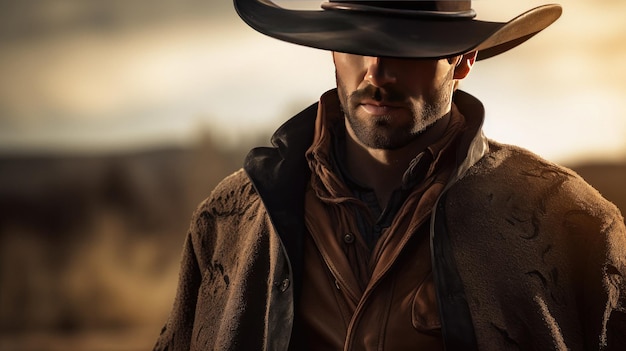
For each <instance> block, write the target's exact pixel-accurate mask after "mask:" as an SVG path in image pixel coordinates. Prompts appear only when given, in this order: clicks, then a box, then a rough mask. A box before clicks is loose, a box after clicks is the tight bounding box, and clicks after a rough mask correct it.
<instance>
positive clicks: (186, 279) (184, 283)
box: [154, 234, 202, 351]
mask: <svg viewBox="0 0 626 351" xmlns="http://www.w3.org/2000/svg"><path fill="white" fill-rule="evenodd" d="M201 281H202V277H201V274H200V269H199V268H198V261H197V259H196V255H195V253H194V248H193V241H192V237H191V234H188V235H187V238H186V240H185V244H184V249H183V254H182V261H181V268H180V275H179V281H178V289H177V292H176V298H175V300H174V306H173V308H172V311H171V312H170V316H169V318H168V320H167V322H166V324H165V326H163V329H161V334H160V335H159V338H158V340H157V342H156V345H155V346H154V350H155V351H161V350H163V351H165V350H169V351H171V350H189V348H190V342H191V335H192V330H193V325H194V318H195V311H196V301H197V298H198V289H199V287H200V283H201Z"/></svg>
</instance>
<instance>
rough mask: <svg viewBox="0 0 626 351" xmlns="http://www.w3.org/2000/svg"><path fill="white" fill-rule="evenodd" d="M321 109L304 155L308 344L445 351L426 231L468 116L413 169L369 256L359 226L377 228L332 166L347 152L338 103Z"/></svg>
mask: <svg viewBox="0 0 626 351" xmlns="http://www.w3.org/2000/svg"><path fill="white" fill-rule="evenodd" d="M320 106H321V108H320V109H319V110H318V115H317V122H316V132H315V137H314V140H313V144H312V146H311V148H310V149H309V151H308V152H307V159H308V160H309V167H310V168H311V169H312V170H313V172H312V176H311V177H312V181H311V184H312V185H311V187H309V188H308V189H307V193H306V196H305V221H306V225H307V228H308V229H309V233H310V234H311V237H310V239H309V238H307V239H309V240H305V256H304V262H305V263H304V276H303V284H304V286H303V295H302V298H301V299H300V301H297V304H298V306H299V309H300V311H301V312H302V321H303V329H304V330H305V332H304V337H305V341H304V342H303V344H306V345H307V346H308V347H309V349H311V350H318V349H344V344H345V345H350V346H346V348H345V349H352V348H354V349H358V350H378V349H385V350H399V349H405V348H406V347H409V346H411V347H419V348H420V349H424V350H432V349H442V347H443V345H442V343H441V334H440V331H439V327H440V323H439V316H438V313H437V306H436V304H437V303H436V299H435V298H434V296H433V295H434V288H433V281H432V276H431V271H430V270H431V268H430V267H431V264H430V250H429V242H428V240H427V238H428V232H429V230H428V225H427V223H428V218H429V216H430V212H431V208H432V207H433V206H434V204H435V201H436V199H437V198H438V196H439V195H440V193H441V191H442V190H443V188H444V186H445V185H446V184H447V182H448V178H449V176H450V174H451V173H452V170H453V168H454V165H455V148H454V145H455V144H454V141H455V138H456V136H457V135H458V134H459V133H460V132H461V130H462V129H463V126H464V120H465V119H464V117H463V115H461V114H460V113H459V112H458V109H457V108H456V107H455V108H454V109H453V113H452V114H451V116H450V118H449V119H448V120H447V130H446V132H445V133H444V135H443V136H442V137H441V138H440V139H439V140H437V141H436V142H435V143H433V144H432V145H430V146H429V147H428V148H426V150H425V151H424V152H422V153H420V154H419V155H418V157H416V158H415V159H414V160H413V162H411V163H410V165H407V171H406V173H405V176H404V181H403V183H402V185H401V188H404V189H398V190H397V191H396V193H398V194H399V193H400V191H401V190H405V191H406V192H407V196H408V198H407V196H405V197H404V198H406V201H404V198H403V199H401V200H399V201H402V202H403V203H400V204H398V206H399V207H398V208H397V209H396V210H395V211H393V212H388V209H385V213H387V214H388V215H389V216H390V217H391V219H392V220H390V227H389V228H386V230H384V231H383V235H382V237H381V238H380V241H379V242H378V243H377V244H376V245H375V246H374V248H373V249H371V248H370V247H369V245H367V243H366V242H365V240H364V238H363V236H362V235H361V234H362V233H361V232H360V231H361V228H360V226H359V225H358V224H357V222H358V221H357V217H359V216H361V217H363V218H366V219H370V221H369V223H367V225H369V226H370V227H373V226H374V219H373V218H374V216H372V215H371V214H370V213H369V208H368V206H367V204H365V203H362V202H361V200H360V199H358V198H356V197H354V196H353V195H352V194H353V193H354V190H353V189H351V188H350V187H349V186H348V185H347V184H349V183H346V182H343V181H342V179H343V178H347V176H346V175H343V176H342V175H341V174H340V173H341V172H339V170H338V169H337V168H336V167H333V166H336V163H335V162H332V161H333V159H332V156H333V150H331V148H332V147H341V146H342V145H341V143H336V142H333V141H332V140H331V138H336V137H337V134H340V132H341V129H342V128H344V124H343V117H342V116H341V115H339V114H338V113H337V112H336V111H339V105H338V101H336V95H329V94H326V95H324V96H323V97H322V99H321V101H320ZM338 129H339V130H338ZM424 155H426V157H424ZM422 161H425V162H422ZM361 191H365V190H363V189H362V190H361ZM370 192H371V190H370ZM339 199H340V200H339ZM393 205H394V204H391V205H390V206H393ZM388 206H389V205H388ZM363 211H364V212H365V213H363ZM414 237H415V238H414ZM409 242H411V244H409ZM316 250H318V252H315V251H316ZM374 272H377V273H378V274H377V275H376V276H374V277H372V274H373V273H374ZM372 278H374V279H372ZM367 320H372V321H373V323H366V322H365V321H367ZM347 337H349V339H347V340H346V338H347Z"/></svg>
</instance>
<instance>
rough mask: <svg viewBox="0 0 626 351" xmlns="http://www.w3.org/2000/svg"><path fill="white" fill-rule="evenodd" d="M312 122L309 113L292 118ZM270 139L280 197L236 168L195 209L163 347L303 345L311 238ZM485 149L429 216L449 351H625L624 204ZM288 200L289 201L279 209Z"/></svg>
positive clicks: (533, 161) (525, 155)
mask: <svg viewBox="0 0 626 351" xmlns="http://www.w3.org/2000/svg"><path fill="white" fill-rule="evenodd" d="M465 99H467V97H465ZM459 108H460V110H461V111H462V113H464V114H465V115H466V116H468V115H472V113H468V111H466V110H464V107H463V106H461V105H459ZM311 115H313V117H311ZM314 115H315V107H314V106H312V107H311V108H309V109H307V110H305V111H304V112H303V113H302V114H301V115H299V116H296V117H295V119H296V120H298V121H297V122H302V121H303V120H304V119H306V120H309V119H311V118H312V119H314ZM300 124H301V123H297V124H296V125H300ZM305 124H306V123H305ZM306 125H307V126H309V127H311V128H312V124H311V123H308V124H306ZM307 128H308V127H307ZM301 129H306V128H305V127H301ZM300 131H301V130H296V132H295V133H296V135H297V134H298V132H300ZM475 133H477V134H476V135H477V136H478V137H480V135H481V134H480V131H479V130H478V131H475ZM296 140H297V139H296ZM274 142H275V144H276V145H278V146H277V149H278V150H279V151H280V160H281V161H279V162H277V163H271V162H270V160H271V159H272V157H273V156H272V157H270V154H269V153H268V152H269V151H268V150H265V151H264V152H263V153H261V155H262V156H263V157H261V158H260V159H261V161H262V162H264V163H263V167H261V168H260V169H264V170H267V172H266V173H265V174H262V177H266V178H269V179H274V178H275V179H277V180H276V181H274V182H273V183H268V184H274V185H275V188H271V189H270V190H271V191H267V189H265V188H264V187H263V186H261V185H259V183H257V182H255V183H254V185H253V183H252V182H251V180H250V177H253V178H254V177H256V176H258V175H254V173H253V172H251V171H250V170H248V173H247V174H246V172H244V171H243V170H240V171H238V172H236V173H234V174H233V175H231V176H229V177H228V178H226V179H225V180H224V181H222V182H221V183H220V184H219V185H218V186H217V187H216V189H215V190H214V191H213V193H212V194H211V196H210V197H209V198H208V199H207V200H206V201H205V202H203V203H202V204H201V205H200V207H199V208H198V210H197V211H196V213H195V215H194V218H193V221H192V224H191V228H190V231H189V235H188V238H187V241H186V243H185V249H184V252H183V259H182V262H181V273H180V282H179V287H178V292H177V296H176V300H175V303H174V307H173V310H172V313H171V315H170V317H169V320H168V321H167V324H166V326H165V327H164V328H163V330H162V332H161V336H160V338H159V340H158V341H157V344H156V346H155V349H156V350H170V351H171V350H287V348H288V344H289V343H290V339H291V340H292V343H293V339H295V338H297V337H296V336H292V329H293V328H294V325H293V323H294V310H293V306H294V299H296V298H297V296H298V286H299V282H298V266H299V263H298V259H299V258H298V257H297V250H296V251H294V250H293V249H290V248H291V247H298V245H294V244H293V243H292V241H294V240H295V239H294V238H296V239H297V237H298V236H299V235H301V233H298V230H295V229H293V230H292V231H289V230H287V229H288V228H296V229H298V228H299V227H298V226H297V225H291V226H290V225H286V224H285V223H287V222H292V221H293V222H298V216H293V215H292V214H291V212H290V211H289V207H293V206H292V205H291V204H293V203H298V202H299V199H300V198H299V197H297V196H296V195H297V194H296V195H294V194H295V193H297V192H295V193H294V192H293V191H290V189H293V188H299V187H300V186H301V185H302V184H300V183H298V184H296V185H297V186H295V187H290V186H288V184H287V183H289V182H290V180H291V179H293V178H294V177H297V174H298V173H297V172H291V173H289V172H286V173H285V171H284V168H281V167H284V166H285V163H288V160H289V159H290V157H291V156H290V155H289V152H288V150H289V148H286V145H287V141H286V139H285V138H282V137H279V138H275V140H274ZM308 142H309V141H308V140H307V139H306V138H304V141H303V142H302V143H303V145H306V144H307V143H308ZM484 152H485V154H484V156H482V158H480V160H479V161H478V162H477V163H476V164H474V165H473V166H471V167H470V168H469V170H468V171H467V172H466V173H465V174H464V175H463V176H462V177H461V178H460V179H459V180H458V181H456V183H454V184H453V185H451V186H450V187H449V189H448V190H447V191H446V192H445V193H444V195H443V196H442V197H441V199H440V201H439V204H438V206H437V207H436V211H433V212H434V213H435V214H434V215H433V220H432V233H431V240H434V241H433V244H432V250H433V266H434V268H437V267H443V268H439V269H437V270H436V271H435V273H436V274H438V275H439V277H437V279H436V281H438V285H437V290H438V295H439V296H438V299H439V308H440V311H442V328H443V336H444V341H445V342H446V345H447V349H448V350H467V349H479V350H494V351H495V350H625V349H626V229H625V227H624V220H623V218H622V216H621V215H620V213H619V211H618V210H617V208H616V207H615V206H614V205H612V204H611V203H609V202H608V201H606V200H604V199H603V198H602V197H601V196H600V194H599V193H598V192H597V191H595V190H594V189H593V188H592V187H591V186H589V185H588V184H587V183H585V182H584V181H583V180H582V179H581V178H580V177H579V176H577V175H576V174H575V173H573V172H572V171H570V170H568V169H566V168H563V167H559V166H557V165H554V164H552V163H549V162H546V161H545V160H542V159H540V158H539V157H537V156H536V155H533V154H531V153H529V152H527V151H525V150H522V149H519V148H516V147H512V146H506V145H501V144H497V143H494V142H489V145H488V150H485V151H484ZM300 155H301V156H298V157H302V158H303V155H304V153H302V154H300ZM256 158H257V159H259V156H258V155H257V157H256ZM296 158H297V157H296ZM289 162H290V161H289ZM298 165H300V164H298ZM302 165H303V164H302ZM270 166H271V167H270ZM291 166H293V164H292V165H291ZM291 166H290V169H294V168H295V169H298V167H300V166H301V165H300V166H298V167H291ZM301 169H302V171H301V172H304V173H306V171H304V169H305V166H304V168H301ZM281 170H283V171H281ZM304 178H306V175H305V176H304ZM283 184H284V187H285V189H284V190H283V188H281V187H282V186H283ZM281 192H284V194H283V195H281V196H283V197H284V202H285V203H288V204H289V206H287V205H284V204H283V203H282V202H281V201H276V199H277V198H278V199H280V198H281V197H280V196H278V197H277V195H279V194H276V193H281ZM259 193H266V194H268V195H264V196H263V197H262V196H260V195H259ZM281 205H284V206H283V207H280V206H281ZM268 208H270V210H269V211H268ZM268 212H269V213H268ZM295 213H298V212H297V211H296V212H295ZM279 219H280V220H279ZM279 232H280V233H279ZM285 232H287V233H285ZM281 233H282V235H279V234H281ZM437 239H441V240H443V241H441V240H439V241H438V240H437ZM295 242H297V240H295ZM442 243H443V244H442ZM290 250H291V251H290ZM288 252H290V253H289V254H288ZM294 252H295V254H294ZM447 276H451V277H452V278H450V279H448V278H447ZM455 277H456V278H455ZM457 307H460V308H457ZM450 308H452V309H454V308H457V310H460V311H467V313H466V314H463V313H460V314H458V313H457V314H456V315H455V314H454V313H453V314H450V313H448V312H446V311H447V310H449V309H450ZM450 316H458V317H450ZM467 326H469V329H468V328H467ZM462 328H465V330H461V331H459V330H458V329H462ZM293 335H297V333H296V334H293ZM296 341H297V340H296Z"/></svg>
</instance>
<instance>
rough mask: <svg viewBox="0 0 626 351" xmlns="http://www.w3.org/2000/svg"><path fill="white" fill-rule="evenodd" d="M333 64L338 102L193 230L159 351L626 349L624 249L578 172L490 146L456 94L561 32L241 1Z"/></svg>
mask: <svg viewBox="0 0 626 351" xmlns="http://www.w3.org/2000/svg"><path fill="white" fill-rule="evenodd" d="M235 6H236V8H237V11H238V12H239V14H240V16H241V17H242V18H243V19H244V20H245V21H246V22H247V23H248V24H249V25H250V26H252V27H253V28H255V29H256V30H258V31H260V32H262V33H265V34H268V35H270V36H273V37H276V38H278V39H281V40H285V41H289V42H293V43H297V44H302V45H307V46H311V47H316V48H321V49H325V50H329V51H332V58H333V61H334V64H335V67H336V76H337V89H336V90H331V91H329V92H326V93H325V94H323V95H322V97H321V99H320V101H319V103H318V104H314V105H312V106H310V107H309V108H307V109H305V110H304V111H302V112H301V113H299V114H298V115H296V116H295V117H293V118H292V119H290V120H289V121H287V122H286V123H285V124H284V125H283V126H282V127H280V129H278V131H276V133H275V134H274V136H273V138H272V141H273V144H274V147H272V148H257V149H254V150H252V151H251V152H250V154H249V155H248V157H247V159H246V161H245V165H244V168H243V170H240V171H238V172H236V173H234V174H233V175H231V176H229V177H228V178H226V179H225V180H224V181H222V182H221V184H220V185H218V186H217V188H216V189H215V190H214V191H213V193H212V194H211V196H210V197H209V199H207V200H206V201H205V202H204V203H203V204H202V205H201V206H200V207H199V209H198V210H197V212H196V213H195V216H194V219H193V222H192V225H191V228H190V232H189V236H188V238H187V241H186V245H185V251H184V254H183V261H182V268H181V277H180V285H179V288H178V293H177V297H176V301H175V304H174V308H173V311H172V313H171V315H170V318H169V320H168V322H167V324H166V326H165V327H164V329H163V331H162V333H161V337H160V339H159V341H158V342H157V346H156V349H161V350H186V349H192V350H200V349H202V350H205V349H210V350H287V349H290V350H306V349H311V350H340V349H343V350H440V349H444V348H445V349H447V350H476V349H480V350H519V349H522V350H553V349H557V350H569V349H572V350H583V349H584V350H587V349H589V350H600V349H602V350H618V349H619V350H623V349H626V338H625V335H626V286H625V280H624V278H625V273H626V251H625V250H626V230H625V228H624V220H623V218H622V217H621V215H620V213H619V211H618V210H617V208H616V207H615V206H613V205H612V204H610V203H609V202H608V201H606V200H604V199H603V198H602V197H601V196H600V195H599V194H598V193H597V192H596V191H595V190H594V189H593V188H591V187H590V186H589V185H588V184H586V183H585V182H584V181H583V180H582V179H581V178H580V177H578V176H577V175H576V174H574V173H573V172H572V171H570V170H568V169H566V168H563V167H560V166H557V165H554V164H552V163H550V162H547V161H545V160H542V159H541V158H539V157H538V156H536V155H533V154H531V153H529V152H528V151H525V150H522V149H520V148H517V147H513V146H508V145H502V144H498V143H496V142H494V141H491V140H488V139H486V138H485V137H484V136H483V134H482V132H481V124H482V120H483V108H482V104H481V103H480V102H479V101H478V100H477V99H476V98H474V97H473V96H471V95H469V94H467V93H464V92H462V91H459V90H456V85H457V82H458V81H460V80H462V79H463V78H465V77H466V76H467V75H468V74H469V72H470V70H471V68H472V66H473V64H474V63H475V61H477V60H482V59H486V58H488V57H491V56H495V55H497V54H499V53H501V52H504V51H506V50H509V49H511V48H513V47H515V46H517V45H519V44H520V43H522V42H523V41H525V40H527V39H529V38H530V37H532V36H534V35H535V34H536V33H538V32H539V31H541V30H543V29H544V28H546V27H547V26H549V25H550V24H551V23H552V22H554V21H555V20H556V19H557V18H558V17H559V16H560V13H561V9H560V7H559V6H558V5H548V6H542V7H539V8H536V9H533V10H530V11H528V12H526V13H525V14H523V15H521V16H519V17H517V18H515V19H513V20H511V21H509V22H506V23H497V22H482V21H478V20H475V19H474V13H473V11H472V9H471V4H470V2H469V1H340V0H335V1H331V2H328V3H324V4H323V5H322V7H323V10H321V11H290V10H285V9H281V8H279V7H277V6H275V5H274V4H272V3H270V2H269V1H267V0H260V1H259V2H257V1H255V0H235Z"/></svg>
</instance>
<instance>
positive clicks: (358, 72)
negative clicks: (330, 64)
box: [333, 54, 364, 92]
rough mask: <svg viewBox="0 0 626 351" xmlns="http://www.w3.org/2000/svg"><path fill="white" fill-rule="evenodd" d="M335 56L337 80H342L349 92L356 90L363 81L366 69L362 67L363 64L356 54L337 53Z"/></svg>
mask: <svg viewBox="0 0 626 351" xmlns="http://www.w3.org/2000/svg"><path fill="white" fill-rule="evenodd" d="M333 58H334V63H335V76H336V78H337V82H341V83H342V85H343V86H344V88H345V89H346V90H347V92H350V91H354V90H355V89H356V88H357V87H358V86H359V84H360V83H361V81H363V77H364V71H363V70H362V69H360V67H361V66H362V64H360V63H359V62H358V58H357V57H355V56H354V55H348V54H335V55H334V56H333Z"/></svg>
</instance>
